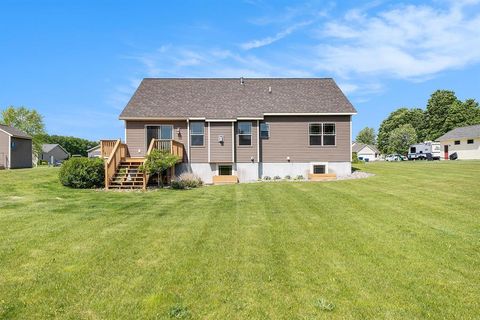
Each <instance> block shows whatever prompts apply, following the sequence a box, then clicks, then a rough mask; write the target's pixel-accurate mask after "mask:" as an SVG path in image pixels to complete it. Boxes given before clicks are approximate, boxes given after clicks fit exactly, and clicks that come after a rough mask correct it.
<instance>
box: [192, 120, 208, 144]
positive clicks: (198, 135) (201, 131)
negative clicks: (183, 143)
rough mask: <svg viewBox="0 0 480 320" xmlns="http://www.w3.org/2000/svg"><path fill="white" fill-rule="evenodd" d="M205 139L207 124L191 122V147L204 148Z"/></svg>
mask: <svg viewBox="0 0 480 320" xmlns="http://www.w3.org/2000/svg"><path fill="white" fill-rule="evenodd" d="M204 138H205V124H204V123H203V122H190V145H191V146H192V147H202V146H203V144H204Z"/></svg>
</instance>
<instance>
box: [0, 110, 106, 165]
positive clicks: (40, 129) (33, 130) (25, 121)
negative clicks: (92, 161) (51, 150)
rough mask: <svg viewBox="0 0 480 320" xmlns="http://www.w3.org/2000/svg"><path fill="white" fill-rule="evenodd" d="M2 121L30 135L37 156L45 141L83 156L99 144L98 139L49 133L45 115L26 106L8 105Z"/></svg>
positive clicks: (2, 113)
mask: <svg viewBox="0 0 480 320" xmlns="http://www.w3.org/2000/svg"><path fill="white" fill-rule="evenodd" d="M0 123H2V124H5V125H9V126H12V127H15V128H17V129H20V130H22V131H24V132H25V133H27V134H28V135H30V136H31V137H32V143H33V152H34V154H35V155H36V156H37V157H38V155H40V153H41V152H42V144H44V143H52V144H59V145H61V146H62V147H63V148H64V149H65V150H66V151H67V152H68V153H70V154H71V155H82V156H87V150H88V149H90V148H92V147H94V146H96V145H98V142H97V141H90V140H87V139H82V138H77V137H71V136H60V135H49V134H47V133H46V131H45V124H44V122H43V116H42V115H41V114H40V113H38V112H37V111H36V110H34V109H29V108H26V107H14V106H9V107H7V108H6V109H5V110H3V111H2V112H1V116H0Z"/></svg>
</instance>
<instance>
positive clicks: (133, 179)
mask: <svg viewBox="0 0 480 320" xmlns="http://www.w3.org/2000/svg"><path fill="white" fill-rule="evenodd" d="M154 149H158V150H166V151H168V152H170V153H171V154H174V155H176V156H177V157H178V163H180V162H182V160H183V156H184V146H183V144H182V143H181V142H178V141H175V140H171V139H170V140H162V139H152V141H151V142H150V145H149V147H148V149H147V153H146V155H147V156H148V155H149V154H150V153H151V151H152V150H154ZM100 154H101V157H102V158H103V159H105V189H107V190H108V189H143V190H146V188H147V184H148V181H149V178H150V176H149V175H148V174H146V173H144V172H140V170H139V167H140V165H142V164H143V163H144V162H145V160H146V158H132V157H130V153H129V151H128V146H127V145H126V144H125V143H122V141H121V140H120V139H117V140H101V141H100ZM173 176H175V166H174V167H172V168H170V169H169V174H168V179H171V177H173Z"/></svg>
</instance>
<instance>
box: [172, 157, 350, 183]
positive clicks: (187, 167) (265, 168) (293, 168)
mask: <svg viewBox="0 0 480 320" xmlns="http://www.w3.org/2000/svg"><path fill="white" fill-rule="evenodd" d="M313 164H320V163H317V162H315V163H314V162H307V163H236V164H233V170H234V172H233V174H235V175H236V176H237V177H238V180H239V181H240V182H249V181H256V180H258V179H259V178H263V177H265V176H269V177H271V178H273V177H275V176H279V177H280V178H285V176H287V175H288V176H290V177H292V178H295V177H296V176H299V175H302V176H303V177H304V178H305V179H306V178H307V177H308V174H309V173H312V170H313ZM321 164H326V165H327V167H328V173H335V174H337V176H338V177H342V176H346V175H349V174H350V173H351V172H352V166H351V163H350V162H322V163H321ZM175 172H176V175H177V176H178V175H180V174H182V173H183V172H191V173H194V174H196V175H198V176H199V177H200V178H201V179H202V181H203V182H204V183H207V184H209V183H212V182H213V176H215V175H217V164H215V163H181V164H178V165H177V167H176V169H175Z"/></svg>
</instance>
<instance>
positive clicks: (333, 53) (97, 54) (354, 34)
mask: <svg viewBox="0 0 480 320" xmlns="http://www.w3.org/2000/svg"><path fill="white" fill-rule="evenodd" d="M0 75H1V76H0V109H3V108H5V107H6V106H8V105H15V106H20V105H25V106H28V107H31V108H35V109H37V110H39V111H40V112H41V113H42V114H43V115H44V119H45V123H46V127H47V131H48V132H49V133H51V134H62V135H75V136H79V137H84V138H88V139H101V138H120V137H123V123H122V122H121V121H119V120H118V115H119V114H120V112H121V110H122V109H123V107H124V106H125V104H126V103H127V102H128V99H129V98H130V96H131V95H132V93H133V92H134V90H135V88H136V86H137V85H138V83H139V82H140V80H141V79H142V78H144V77H241V76H244V77H333V78H334V79H335V80H336V81H337V83H338V84H339V85H340V87H341V88H342V89H343V90H344V92H345V93H346V94H347V96H348V97H349V99H350V100H351V101H352V103H353V104H354V105H355V107H356V108H357V110H358V115H356V116H355V117H354V122H353V124H354V128H353V133H354V136H355V134H356V133H357V132H358V131H359V130H360V129H362V128H363V127H365V126H373V127H375V128H376V129H378V125H379V124H380V122H381V121H382V120H383V119H384V118H385V117H386V116H387V115H388V114H389V113H390V112H391V111H393V110H394V109H396V108H398V107H401V106H408V107H424V106H425V104H426V101H427V99H428V97H429V95H430V94H431V93H432V92H433V91H434V90H436V89H451V90H454V91H455V92H456V93H457V95H458V97H460V98H461V99H466V98H476V99H477V100H480V1H478V0H463V1H453V0H452V1H448V0H438V1H430V2H428V1H427V2H418V1H404V2H398V1H369V2H363V3H362V2H359V1H351V2H348V1H305V2H301V1H299V2H292V1H262V0H245V1H225V0H223V1H208V2H207V1H169V2H167V1H133V0H132V1H119V0H116V1H113V0H112V1H87V0H84V1H73V0H72V1H40V0H31V1H22V0H2V1H1V2H0Z"/></svg>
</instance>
